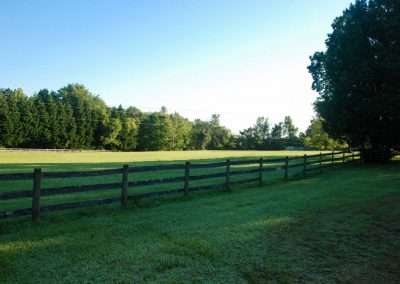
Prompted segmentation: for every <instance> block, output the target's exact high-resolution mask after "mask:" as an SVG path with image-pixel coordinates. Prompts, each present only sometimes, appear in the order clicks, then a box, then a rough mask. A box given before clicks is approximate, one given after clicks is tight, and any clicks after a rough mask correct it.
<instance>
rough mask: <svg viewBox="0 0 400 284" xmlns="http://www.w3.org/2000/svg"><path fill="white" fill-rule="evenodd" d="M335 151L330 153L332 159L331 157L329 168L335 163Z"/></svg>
mask: <svg viewBox="0 0 400 284" xmlns="http://www.w3.org/2000/svg"><path fill="white" fill-rule="evenodd" d="M334 160H335V151H332V157H331V166H333V163H334V162H335V161H334Z"/></svg>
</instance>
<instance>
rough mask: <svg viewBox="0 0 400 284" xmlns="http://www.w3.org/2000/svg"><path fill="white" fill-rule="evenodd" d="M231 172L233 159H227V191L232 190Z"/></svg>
mask: <svg viewBox="0 0 400 284" xmlns="http://www.w3.org/2000/svg"><path fill="white" fill-rule="evenodd" d="M230 173H231V161H230V160H226V172H225V189H226V190H227V191H230V190H231V184H230Z"/></svg>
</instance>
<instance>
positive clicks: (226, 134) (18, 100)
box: [0, 84, 338, 151]
mask: <svg viewBox="0 0 400 284" xmlns="http://www.w3.org/2000/svg"><path fill="white" fill-rule="evenodd" d="M315 121H317V122H318V121H319V124H318V125H319V126H318V125H317V126H313V124H312V125H311V126H310V127H311V128H309V130H307V131H306V133H305V134H302V133H301V134H299V135H298V128H297V127H295V126H294V123H293V121H292V119H291V118H290V117H289V116H287V117H285V119H284V121H283V122H281V123H278V124H275V125H273V126H271V125H270V123H269V121H268V119H267V118H264V117H260V118H258V119H257V121H256V124H255V125H254V126H253V127H250V128H247V129H245V130H243V131H241V132H240V134H239V135H233V134H232V132H231V131H230V130H229V129H227V128H225V127H224V126H222V125H221V124H220V117H219V115H217V114H214V115H212V117H211V119H210V120H209V121H203V120H200V119H196V120H195V121H190V120H188V119H186V118H184V117H183V116H181V115H180V114H178V113H171V114H170V113H168V112H167V109H166V108H165V107H163V108H162V109H161V110H160V111H159V112H142V111H140V110H139V109H138V108H135V107H128V108H123V107H122V106H119V107H108V106H107V105H106V104H105V102H104V101H103V100H102V99H100V98H99V97H98V96H95V95H93V94H91V93H90V92H89V91H88V89H86V88H85V87H84V86H83V85H79V84H70V85H68V86H66V87H64V88H61V89H60V90H58V91H49V90H47V89H43V90H40V91H39V92H38V93H36V94H34V95H33V96H26V95H25V94H24V93H23V91H22V90H21V89H16V90H11V89H0V146H1V147H13V148H18V147H21V148H49V149H52V148H64V149H108V150H119V151H136V150H137V151H156V150H190V149H193V150H203V149H210V150H220V149H254V150H262V149H285V148H287V147H303V146H304V145H305V144H306V146H308V147H313V148H318V149H329V148H335V147H337V146H338V144H335V143H333V142H332V141H333V140H329V139H330V138H329V137H328V135H327V134H326V133H324V132H323V130H322V127H321V126H320V125H322V123H321V121H320V119H317V120H315ZM314 123H315V122H314ZM321 133H322V134H321ZM324 135H325V136H324ZM316 137H319V138H316ZM325 140H329V141H330V142H327V141H325Z"/></svg>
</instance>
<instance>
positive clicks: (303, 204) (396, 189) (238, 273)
mask: <svg viewBox="0 0 400 284" xmlns="http://www.w3.org/2000/svg"><path fill="white" fill-rule="evenodd" d="M399 170H400V164H399V163H398V162H394V163H392V164H391V165H387V166H357V165H351V166H344V167H340V168H338V169H332V170H327V171H326V172H325V173H324V174H321V175H317V176H313V177H310V178H308V179H304V180H293V181H290V182H288V183H283V182H282V183H276V184H274V185H269V186H265V187H262V188H242V189H235V190H234V191H233V192H232V193H225V192H219V193H207V194H201V195H196V196H195V197H190V198H188V199H184V198H177V199H176V200H171V199H169V200H168V201H164V200H158V201H156V200H152V201H146V202H145V201H142V202H141V203H139V204H136V205H133V204H131V207H130V208H128V209H127V210H121V209H120V208H118V207H117V206H108V207H107V206H105V207H104V206H103V207H101V208H100V207H99V208H94V209H85V210H78V211H69V212H64V213H55V214H51V215H47V216H46V217H44V218H43V219H42V221H41V223H40V224H36V225H33V224H31V223H30V222H29V220H26V219H21V220H9V221H2V222H1V223H0V282H1V283H39V282H40V283H338V282H339V283H399V281H400V219H399V216H400V206H399V203H400V174H399Z"/></svg>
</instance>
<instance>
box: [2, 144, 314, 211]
mask: <svg viewBox="0 0 400 284" xmlns="http://www.w3.org/2000/svg"><path fill="white" fill-rule="evenodd" d="M317 153H319V152H316V151H187V152H182V151H180V152H179V151H177V152H127V153H121V152H93V151H87V152H85V151H84V152H61V153H59V152H36V151H28V152H0V161H1V162H0V172H1V173H19V172H28V173H31V172H32V170H33V168H37V167H40V168H42V170H43V172H63V171H68V172H69V171H94V170H105V169H115V168H121V167H122V165H123V164H129V166H148V165H165V164H171V163H175V164H176V163H178V164H179V163H182V165H183V164H184V163H185V161H191V162H196V163H210V162H221V161H225V160H226V159H232V160H237V159H240V160H246V159H252V158H253V159H254V157H257V158H260V157H264V158H282V157H286V156H291V157H301V156H303V155H304V154H308V155H312V154H317ZM32 161H35V163H32ZM266 166H268V165H266ZM257 167H258V165H257V164H253V165H244V166H237V167H235V168H234V169H239V170H240V169H248V170H251V169H257ZM221 171H222V172H223V171H224V169H223V168H222V169H221V168H200V169H195V170H191V174H193V175H205V174H218V173H221ZM300 171H301V169H300V168H299V169H291V174H292V175H293V174H295V173H298V172H300ZM183 175H184V170H183V169H175V170H166V171H153V172H144V173H142V172H140V173H130V174H129V180H130V181H135V180H136V181H137V180H146V179H156V178H168V177H176V176H183ZM252 176H253V177H256V176H257V175H256V174H253V175H252ZM264 176H265V177H266V178H265V181H266V182H267V183H271V182H274V181H276V180H281V179H282V172H281V171H277V172H273V173H270V172H269V173H264ZM240 178H241V177H237V178H235V177H234V178H232V181H233V182H234V181H235V180H236V181H237V180H238V179H240ZM224 179H225V178H224V177H217V178H213V179H211V180H196V181H193V182H191V186H206V185H212V184H219V183H222V182H224ZM120 182H121V175H120V174H115V175H109V176H96V177H75V178H57V179H47V180H44V181H43V183H42V187H43V188H55V187H67V186H77V185H96V184H110V183H111V184H112V183H120ZM179 187H182V182H176V183H170V184H167V185H162V186H160V185H155V186H138V187H135V188H130V189H129V193H132V194H144V193H149V192H155V191H162V190H172V189H175V188H179ZM31 188H32V180H19V181H2V182H1V183H0V193H1V192H10V191H19V190H30V189H31ZM118 188H119V186H117V188H115V189H118ZM119 195H120V191H119V190H112V191H110V190H100V191H95V192H93V191H92V192H85V193H79V194H67V195H63V196H47V197H44V198H42V202H41V203H42V205H52V204H56V203H58V204H59V203H65V202H67V203H68V202H80V201H85V200H91V199H99V198H115V197H118V196H119ZM31 202H32V201H31V198H25V199H19V200H17V201H15V200H6V201H1V200H0V205H1V207H2V209H5V210H15V209H21V208H28V207H30V206H31ZM0 211H1V210H0Z"/></svg>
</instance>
